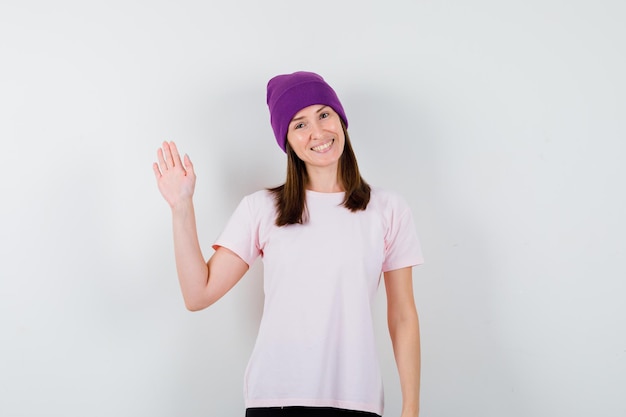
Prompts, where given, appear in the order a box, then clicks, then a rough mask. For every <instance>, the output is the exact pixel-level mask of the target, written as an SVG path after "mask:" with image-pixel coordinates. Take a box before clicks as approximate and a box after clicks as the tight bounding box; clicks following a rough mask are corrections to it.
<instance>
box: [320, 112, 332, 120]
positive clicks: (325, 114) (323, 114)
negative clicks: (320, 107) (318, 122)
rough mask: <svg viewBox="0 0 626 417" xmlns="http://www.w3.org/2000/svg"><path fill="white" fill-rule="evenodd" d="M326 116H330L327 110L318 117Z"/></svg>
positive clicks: (324, 117) (323, 117)
mask: <svg viewBox="0 0 626 417" xmlns="http://www.w3.org/2000/svg"><path fill="white" fill-rule="evenodd" d="M328 117H330V113H328V112H324V113H322V114H320V119H326V118H328Z"/></svg>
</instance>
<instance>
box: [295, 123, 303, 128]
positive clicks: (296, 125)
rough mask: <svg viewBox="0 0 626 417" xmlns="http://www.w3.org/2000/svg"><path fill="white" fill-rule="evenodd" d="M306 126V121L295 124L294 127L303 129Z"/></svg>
mask: <svg viewBox="0 0 626 417" xmlns="http://www.w3.org/2000/svg"><path fill="white" fill-rule="evenodd" d="M303 127H304V123H296V124H295V125H293V128H294V129H302V128H303Z"/></svg>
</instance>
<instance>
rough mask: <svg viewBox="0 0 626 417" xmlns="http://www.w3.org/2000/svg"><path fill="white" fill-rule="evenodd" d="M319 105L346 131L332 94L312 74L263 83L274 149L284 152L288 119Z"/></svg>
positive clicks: (338, 105)
mask: <svg viewBox="0 0 626 417" xmlns="http://www.w3.org/2000/svg"><path fill="white" fill-rule="evenodd" d="M314 104H323V105H326V106H330V107H332V109H333V110H334V111H336V112H337V114H339V117H341V120H343V123H344V124H345V125H346V127H348V119H347V118H346V113H345V112H344V110H343V107H342V105H341V102H339V98H338V97H337V94H336V93H335V91H334V90H333V89H332V88H331V87H330V86H329V85H328V84H327V83H326V81H324V79H323V78H322V77H320V76H319V75H317V74H315V73H312V72H304V71H299V72H294V73H293V74H284V75H277V76H275V77H274V78H272V79H271V80H270V81H269V82H268V83H267V106H268V107H269V109H270V123H271V124H272V129H274V135H275V136H276V141H277V142H278V146H280V148H281V149H282V150H283V151H285V152H286V149H285V146H286V142H287V128H288V127H289V123H290V122H291V119H293V117H294V116H295V115H296V113H298V112H299V111H300V110H302V109H303V108H305V107H308V106H311V105H314Z"/></svg>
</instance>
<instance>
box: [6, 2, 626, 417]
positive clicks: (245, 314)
mask: <svg viewBox="0 0 626 417" xmlns="http://www.w3.org/2000/svg"><path fill="white" fill-rule="evenodd" d="M625 21H626V3H624V2H623V1H621V0H614V1H610V0H601V1H558V0H543V1H508V2H504V1H495V0H494V1H488V0H479V1H473V2H467V1H448V2H435V1H388V2H380V1H379V2H370V1H356V0H352V1H339V0H336V1H326V0H320V1H315V2H293V1H277V0H266V1H251V0H250V1H233V2H214V1H191V0H177V1H171V2H168V1H154V0H153V1H144V2H137V1H110V0H109V1H97V2H85V1H74V2H70V1H63V0H61V1H56V2H46V1H19V2H17V1H13V2H9V1H2V2H1V3H0V60H1V61H0V140H1V147H0V196H1V197H0V198H1V199H2V201H1V203H0V222H1V223H0V256H1V260H0V415H2V416H7V417H9V416H11V417H17V416H29V417H31V416H33V417H34V416H64V417H71V416H84V415H88V416H94V417H95V416H110V415H116V416H148V415H149V416H155V417H158V416H189V417H192V416H242V415H243V408H244V406H243V399H242V383H243V372H244V369H245V366H246V363H247V360H248V356H249V354H250V352H251V349H252V346H253V343H254V339H255V336H256V330H257V325H258V322H259V316H260V313H261V307H262V264H261V262H260V261H258V262H257V263H256V264H255V265H254V267H253V268H252V269H251V271H250V272H249V273H248V275H247V276H246V277H245V278H244V279H243V280H242V282H240V283H239V284H238V285H237V286H236V287H235V288H234V289H233V290H232V292H230V293H229V294H227V295H226V296H225V297H224V298H223V299H222V300H220V302H219V303H217V304H216V305H214V306H212V307H211V308H209V309H207V310H205V311H203V312H199V313H190V312H187V311H186V310H185V308H184V305H183V302H182V297H181V295H180V291H179V289H178V283H177V279H176V274H175V268H174V259H173V250H172V239H171V225H170V213H169V209H168V207H167V205H166V203H165V202H164V200H163V199H162V198H161V196H160V195H159V192H158V190H157V188H156V185H155V180H154V176H153V173H152V168H151V164H152V162H153V161H154V160H155V158H156V149H157V147H158V146H159V145H160V143H161V142H162V141H163V140H175V141H177V143H178V145H179V147H180V149H181V150H182V151H183V152H187V153H189V155H190V156H191V158H192V160H193V162H194V163H195V166H196V171H197V174H198V182H197V187H196V196H195V203H196V209H197V216H198V228H199V234H200V239H201V245H202V247H203V250H204V253H205V256H207V257H208V256H210V255H211V253H212V249H211V244H212V242H213V240H214V239H215V238H216V237H217V235H218V233H219V232H220V231H221V229H222V227H223V226H224V223H225V221H226V220H227V219H228V217H229V215H230V213H231V212H232V210H233V209H234V207H235V206H236V204H237V203H238V201H239V200H240V199H241V197H242V196H243V195H245V194H248V193H250V192H253V191H255V190H257V189H260V188H262V187H266V186H273V185H277V184H279V183H280V182H281V181H282V179H283V175H284V166H285V157H284V155H283V154H282V152H281V151H280V150H279V149H278V147H277V146H276V145H275V142H274V138H273V135H272V131H271V128H270V125H269V118H268V112H267V108H266V105H265V85H266V82H267V80H268V79H269V78H270V77H271V76H273V75H275V74H278V73H285V72H292V71H296V70H301V69H305V70H311V71H316V72H319V73H321V74H322V75H323V76H324V77H325V78H326V79H327V80H328V81H329V82H330V84H331V85H333V86H334V87H335V89H336V90H337V92H338V93H339V96H340V97H341V99H342V101H343V104H344V107H345V108H346V111H347V114H348V118H349V120H350V134H351V137H352V141H353V145H354V147H355V150H356V153H357V155H358V157H359V162H360V167H361V170H362V173H363V175H364V176H365V178H366V179H367V180H368V181H369V182H370V183H372V184H374V185H377V186H380V187H386V188H390V189H393V190H396V191H398V192H400V193H401V194H403V195H404V196H405V197H406V199H407V200H408V202H409V203H410V205H411V207H412V209H413V213H414V216H415V220H416V224H417V228H418V233H419V235H420V238H421V241H422V245H423V249H424V253H425V258H426V264H425V265H423V266H420V267H418V268H416V269H415V271H414V276H415V297H416V301H417V305H418V309H419V312H420V318H421V326H422V353H423V358H422V359H423V369H422V415H423V416H461V415H464V416H481V417H490V416H494V417H495V416H520V417H522V416H524V417H525V416H546V417H548V416H550V417H552V416H557V415H558V416H561V415H563V416H565V415H567V416H581V417H582V416H589V415H596V416H604V417H609V416H615V417H617V416H624V415H626V399H625V398H626V397H625V396H624V393H625V392H626V331H625V330H626V303H625V302H624V299H625V293H626V283H625V278H626V267H625V266H624V265H625V263H624V258H625V256H624V255H625V251H624V248H625V245H624V236H625V235H626V222H625V220H624V213H626V193H625V189H626V187H625V184H624V183H625V179H626V164H624V163H623V159H624V155H625V151H626V142H625V140H626V134H625V132H626V122H625V119H626V117H625V116H626V105H625V97H626V82H625V77H624V74H626V53H625V51H626V29H625V27H626V26H624V22H625ZM378 301H379V302H378V304H377V306H376V311H375V317H376V326H377V327H376V331H377V333H378V335H379V336H380V337H379V345H380V346H379V347H380V357H381V363H382V366H383V373H384V382H385V387H386V400H387V401H386V403H387V408H386V412H385V416H398V415H399V414H400V412H399V410H400V398H401V397H400V389H399V383H398V381H397V373H396V370H395V364H394V360H393V354H392V351H391V348H390V343H389V337H388V335H387V330H386V324H385V299H384V291H382V289H381V292H380V298H379V300H378Z"/></svg>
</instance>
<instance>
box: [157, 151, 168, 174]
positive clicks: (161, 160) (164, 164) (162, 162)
mask: <svg viewBox="0 0 626 417" xmlns="http://www.w3.org/2000/svg"><path fill="white" fill-rule="evenodd" d="M157 159H158V160H159V165H160V166H161V169H162V170H163V171H167V162H165V156H164V155H163V149H161V148H159V150H158V151H157Z"/></svg>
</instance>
